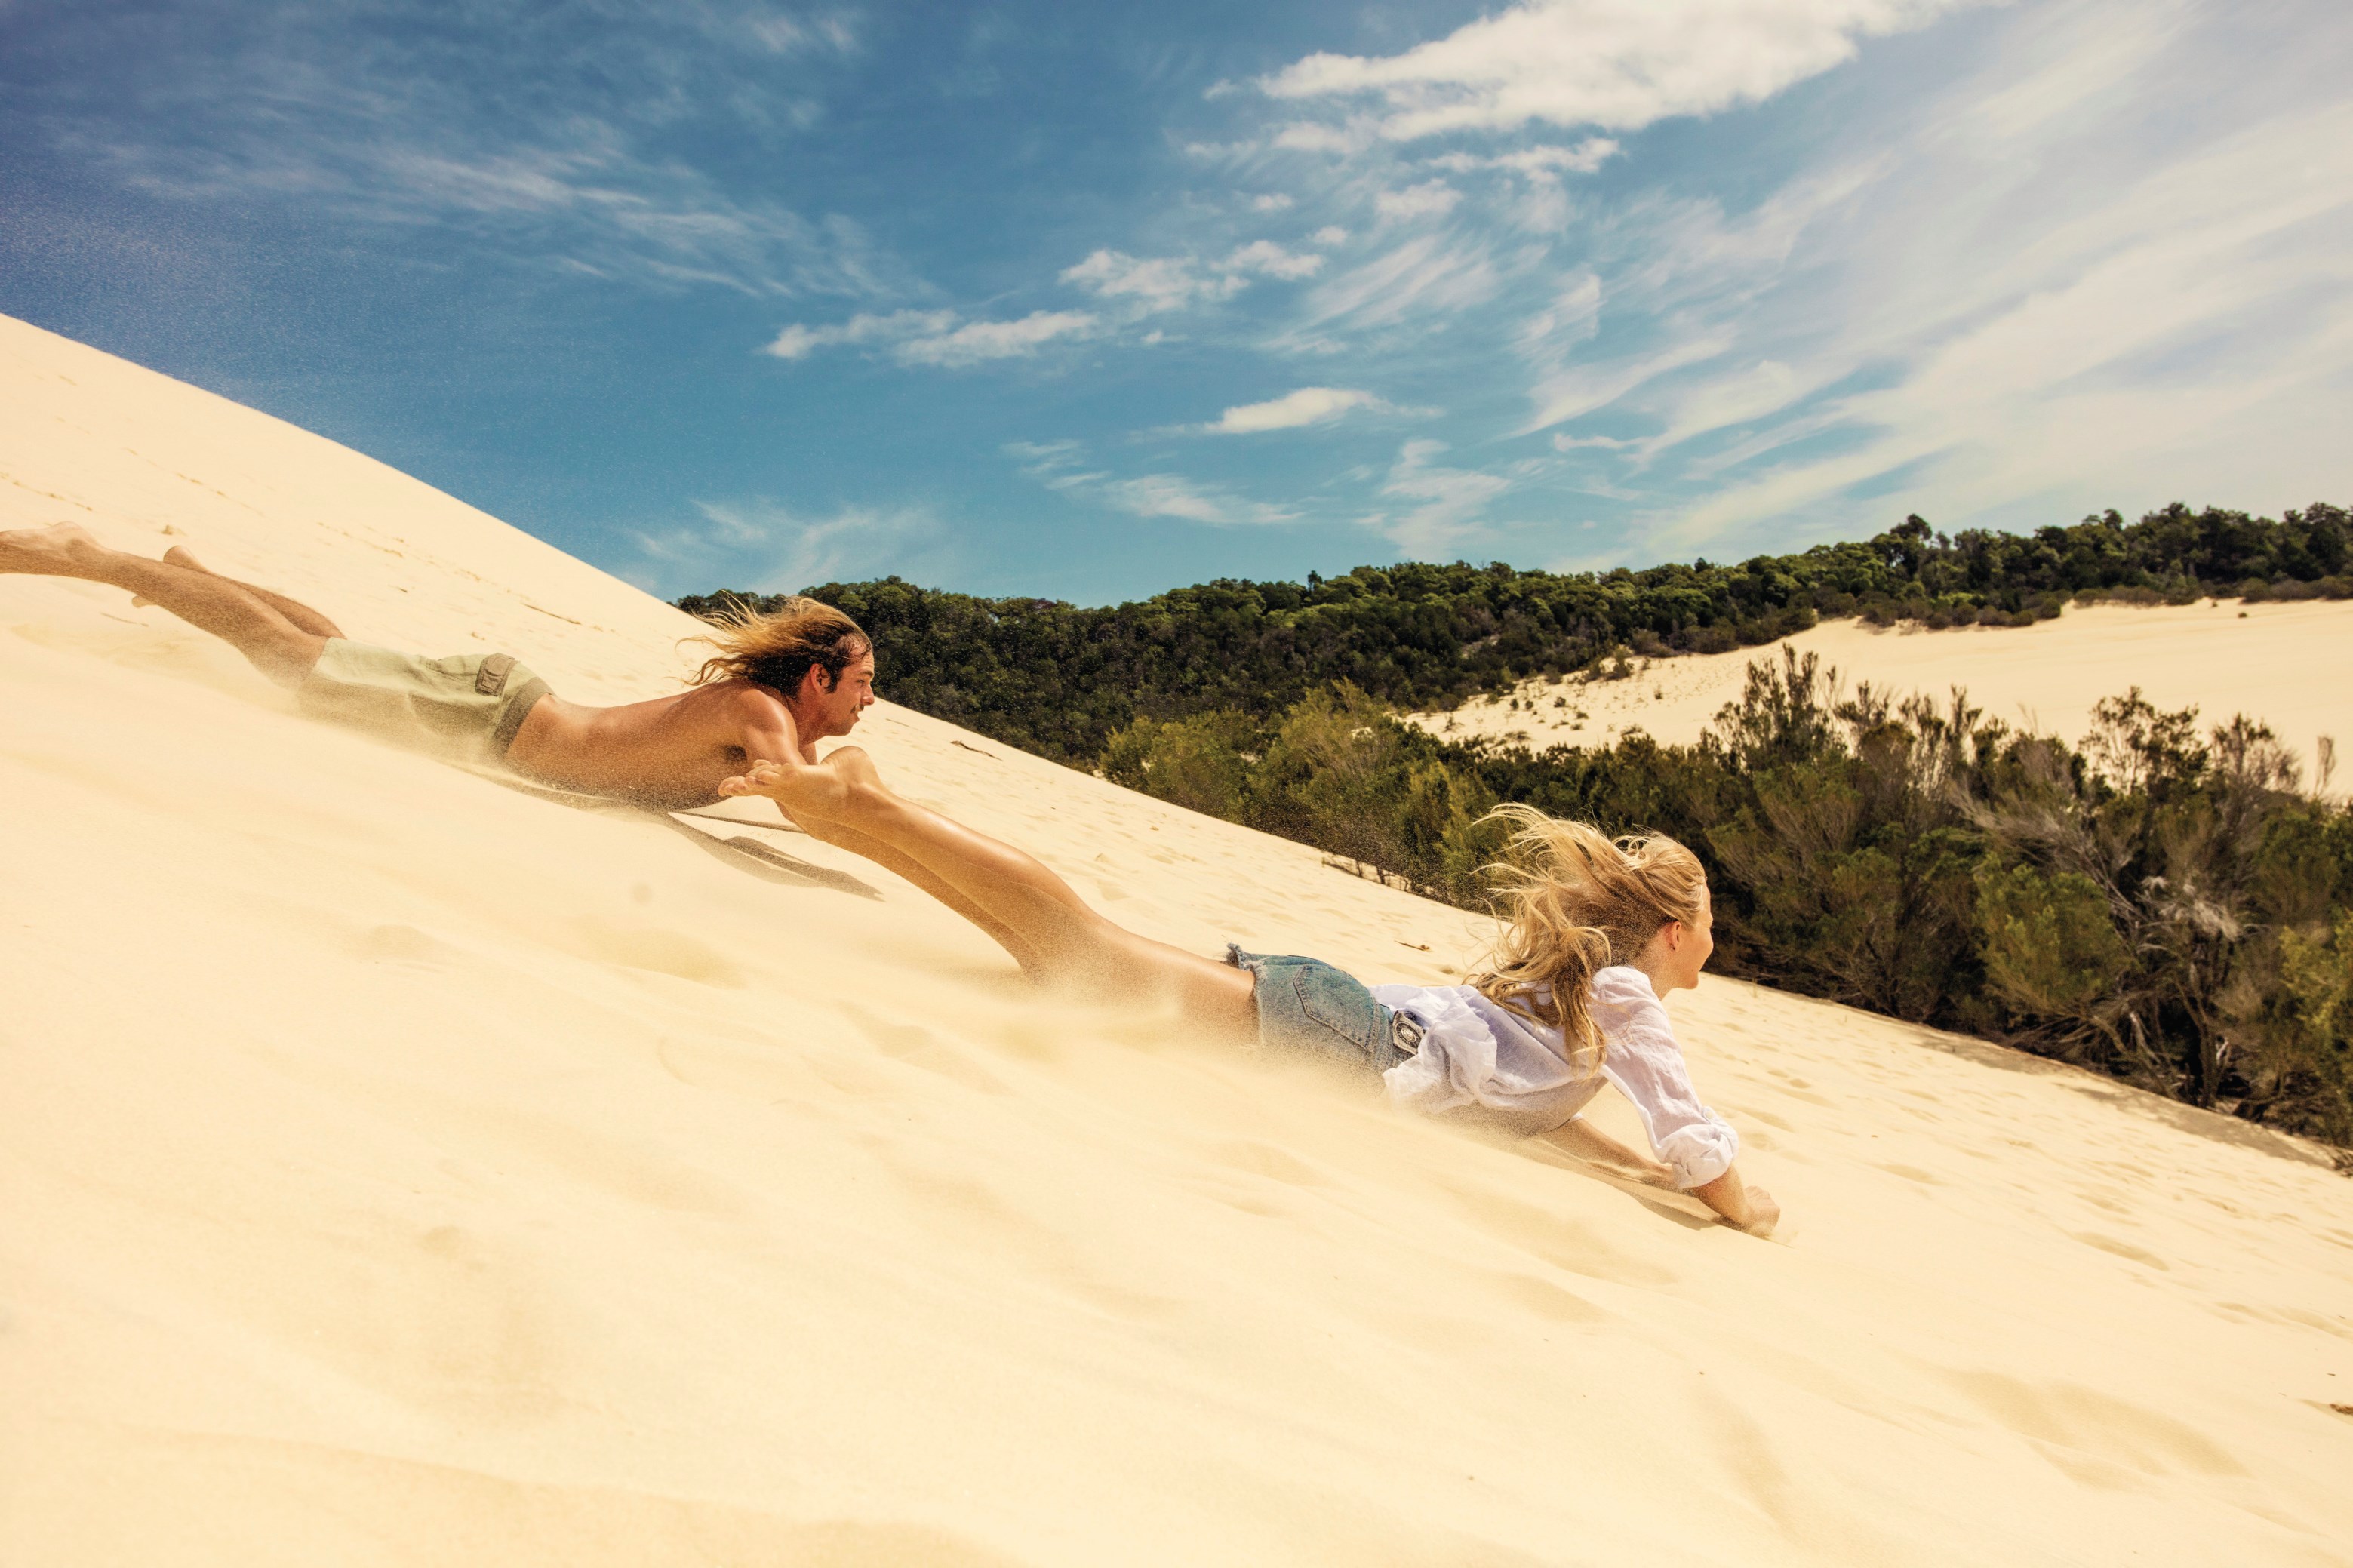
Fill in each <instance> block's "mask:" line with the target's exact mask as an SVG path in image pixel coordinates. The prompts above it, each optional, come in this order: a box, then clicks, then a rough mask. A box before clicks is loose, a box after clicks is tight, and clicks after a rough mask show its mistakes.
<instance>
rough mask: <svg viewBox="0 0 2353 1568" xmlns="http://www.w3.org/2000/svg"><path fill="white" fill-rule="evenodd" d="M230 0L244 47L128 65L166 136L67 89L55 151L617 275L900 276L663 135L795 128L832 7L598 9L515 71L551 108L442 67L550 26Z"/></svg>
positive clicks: (734, 278)
mask: <svg viewBox="0 0 2353 1568" xmlns="http://www.w3.org/2000/svg"><path fill="white" fill-rule="evenodd" d="M248 9H249V10H251V11H252V12H253V13H254V14H253V15H252V16H250V17H248V22H249V26H245V27H242V28H240V29H239V30H238V35H237V36H238V38H239V47H237V48H236V49H234V50H227V51H223V52H221V53H219V54H217V55H216V56H214V57H211V58H208V59H207V60H206V67H205V68H203V69H201V70H174V71H173V72H172V73H170V75H169V77H168V78H167V79H165V80H166V82H167V83H168V85H164V86H160V87H159V86H157V85H156V84H155V83H154V82H153V81H152V80H151V81H143V82H140V83H138V84H137V85H136V86H135V87H134V86H132V84H129V83H126V85H125V89H124V90H125V93H126V94H130V93H132V92H136V93H137V94H138V96H139V100H140V101H139V102H138V103H137V105H136V109H137V111H139V112H143V113H144V114H146V115H148V116H151V117H163V116H167V117H168V121H169V123H170V125H171V129H172V134H171V135H169V136H168V137H156V136H142V135H138V134H135V133H126V132H125V131H124V130H123V129H122V128H121V124H120V123H119V122H118V121H115V120H113V119H111V118H110V116H111V114H113V113H115V112H118V111H128V110H131V108H132V106H131V105H128V104H124V105H120V106H111V107H110V110H108V111H107V112H100V111H99V110H95V109H92V108H90V107H88V104H87V100H85V103H84V104H83V105H79V106H75V107H73V108H71V109H69V110H66V111H64V112H61V113H58V114H57V115H56V116H54V117H53V118H52V119H51V121H50V129H51V130H52V132H53V133H54V135H55V137H56V139H57V142H58V145H59V146H61V147H63V148H66V149H68V150H69V151H70V152H71V153H73V154H75V155H77V156H79V157H83V158H87V159H89V160H90V161H91V162H92V163H96V164H99V165H100V166H102V167H104V168H106V169H108V170H109V171H110V172H111V174H113V176H114V177H116V178H117V179H119V180H121V181H122V182H123V183H124V184H128V185H131V186H132V187H134V188H136V189H139V190H142V191H144V192H148V193H151V194H153V195H161V196H164V197H168V198H174V199H177V200H181V201H185V202H190V203H207V204H222V203H242V204H247V205H251V206H256V207H259V206H264V205H270V204H281V203H282V204H289V205H299V206H300V208H301V210H302V211H303V212H304V213H306V214H310V215H328V216H332V217H334V218H336V219H338V220H340V221H343V222H354V223H361V224H371V225H375V226H381V227H383V228H386V229H406V230H431V231H438V232H440V233H442V234H444V235H445V236H447V238H446V240H445V242H444V245H443V247H442V248H443V249H445V250H457V249H459V248H464V249H466V250H469V251H470V252H471V253H473V254H476V255H485V256H496V257H502V258H506V259H508V260H510V261H511V262H513V263H518V264H521V265H522V266H525V267H532V268H543V269H549V270H561V271H563V272H564V273H566V274H568V275H571V276H574V277H592V278H597V279H605V280H607V281H610V282H613V283H617V284H620V285H624V286H628V287H633V288H640V289H659V290H663V291H678V290H682V289H702V288H719V289H731V290H734V291H738V292H743V293H747V294H754V295H771V296H789V295H811V294H816V295H832V296H837V297H843V298H850V299H863V298H879V297H887V296H890V295H892V294H894V293H896V294H901V295H904V294H905V293H907V292H909V291H910V288H911V284H912V275H911V273H910V272H909V270H908V269H907V268H906V267H905V266H904V265H903V263H902V262H901V261H899V260H898V259H897V258H894V257H892V255H890V254H889V253H888V252H887V251H886V250H885V249H883V247H880V246H878V245H877V244H876V243H875V242H874V240H873V239H872V237H871V235H870V234H869V233H868V231H867V230H866V229H865V228H864V227H863V226H860V224H858V223H857V222H855V221H854V220H853V219H851V218H849V217H848V216H842V215H839V214H824V215H812V214H811V213H809V212H808V211H807V210H805V209H803V208H801V207H799V206H797V205H792V204H788V203H786V202H785V201H781V200H779V199H777V198H776V196H775V195H772V194H771V192H770V190H769V189H768V188H766V187H764V186H762V185H758V184H745V183H743V182H739V181H733V180H730V179H726V178H723V177H721V176H720V175H718V174H714V173H713V172H712V168H711V167H710V166H708V165H707V164H698V163H694V162H692V161H690V160H688V159H685V158H681V157H680V156H677V155H676V154H675V153H673V152H671V151H670V150H669V149H670V147H671V146H672V145H674V143H673V142H671V141H670V140H667V139H666V138H667V137H668V135H669V133H670V132H674V131H675V129H676V128H677V127H679V126H680V125H681V124H683V123H685V122H688V121H694V120H697V119H702V120H709V121H719V122H722V123H723V124H724V125H725V126H726V127H727V128H728V131H729V132H730V133H731V135H732V136H733V138H734V139H736V140H739V141H740V140H742V139H744V138H745V137H747V136H749V137H760V138H776V137H785V136H789V135H792V134H794V133H796V132H798V131H801V130H805V129H806V128H807V126H808V125H809V124H810V123H812V122H813V121H815V120H816V119H817V118H818V116H819V115H820V114H821V112H822V92H823V90H824V89H825V87H826V86H827V84H828V82H829V81H830V80H831V79H832V73H835V72H838V71H839V69H840V68H841V66H842V64H843V63H844V61H845V60H846V59H848V58H849V57H852V56H854V55H856V54H857V52H858V50H859V39H858V37H857V27H856V24H855V20H854V18H853V17H851V16H849V14H847V13H836V12H816V11H811V12H791V11H786V10H785V9H782V8H780V7H776V6H774V5H765V4H757V3H753V4H744V5H688V6H670V7H652V8H644V7H640V8H636V9H634V10H632V9H629V8H615V9H611V10H610V12H609V14H608V15H607V16H600V17H599V18H598V19H597V25H596V26H594V27H591V28H585V29H583V30H581V32H580V33H579V34H578V35H577V36H576V37H575V38H574V39H573V40H572V41H571V46H570V47H567V48H565V50H563V51H562V52H561V53H559V54H555V55H553V56H551V57H549V58H543V59H538V60H534V61H533V68H532V70H531V71H530V72H529V73H527V74H528V75H529V77H530V86H531V89H532V96H531V99H530V101H531V102H533V103H534V104H544V103H548V102H551V101H553V102H557V103H561V104H562V105H563V108H562V111H561V112H554V113H543V112H530V113H525V114H520V115H510V114H508V113H507V112H505V102H504V100H503V98H502V95H501V94H499V93H495V92H487V91H484V90H481V89H482V86H483V82H482V80H481V79H478V78H476V77H474V76H472V75H470V74H469V73H466V72H463V71H451V70H448V69H446V68H440V66H441V64H442V63H443V61H444V60H445V58H446V57H447V55H458V56H473V55H476V54H478V55H479V57H480V58H482V59H484V60H488V59H491V58H496V57H497V55H498V51H499V48H500V47H503V46H505V45H506V44H507V43H509V42H510V40H511V38H512V36H513V35H515V34H518V33H522V32H526V31H528V30H530V29H532V28H536V27H540V26H548V27H550V28H559V27H561V26H562V24H561V23H560V22H556V21H554V20H553V19H550V18H546V17H543V16H533V17H532V18H530V19H529V20H525V19H524V18H522V17H521V16H518V15H517V12H518V11H520V10H522V9H524V8H523V7H520V6H512V5H500V4H477V5H465V6H457V7H452V6H448V5H430V4H429V3H427V0H382V3H381V4H378V5H373V6H371V7H369V8H368V20H367V22H366V24H365V25H364V26H363V25H360V24H359V23H357V22H356V21H354V20H353V17H352V16H349V15H343V14H341V13H339V12H338V10H337V8H324V9H322V8H320V7H307V8H306V7H299V6H292V5H277V6H273V5H256V6H253V7H248ZM399 34H408V35H412V36H413V37H420V38H421V37H428V36H429V37H431V38H432V39H433V40H434V42H435V45H436V46H437V47H438V51H443V52H442V53H437V48H426V47H417V48H406V49H404V48H401V47H395V46H393V45H391V44H389V43H388V42H386V41H385V40H387V39H388V38H390V37H393V36H395V35H399ZM174 37H177V35H175V34H174V31H173V30H172V28H171V26H170V25H169V24H159V27H158V29H157V30H156V32H155V34H154V37H153V51H154V53H155V55H156V58H169V54H170V51H171V49H172V42H171V40H173V39H174ZM126 75H130V76H132V77H136V75H137V72H136V71H135V70H132V71H127V72H126ZM754 83H756V84H757V90H752V89H753V86H754Z"/></svg>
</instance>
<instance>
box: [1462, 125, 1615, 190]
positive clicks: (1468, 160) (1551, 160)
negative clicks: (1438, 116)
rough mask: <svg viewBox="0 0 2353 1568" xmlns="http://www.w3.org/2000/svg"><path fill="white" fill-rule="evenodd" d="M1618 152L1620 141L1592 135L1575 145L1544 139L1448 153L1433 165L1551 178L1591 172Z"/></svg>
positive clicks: (1533, 177)
mask: <svg viewBox="0 0 2353 1568" xmlns="http://www.w3.org/2000/svg"><path fill="white" fill-rule="evenodd" d="M1617 152H1618V143H1617V142H1613V141H1611V140H1610V139H1609V137H1607V136H1588V137H1587V138H1586V139H1585V140H1584V141H1582V142H1578V143H1577V145H1576V146H1574V147H1562V146H1558V145H1555V144H1551V143H1543V144H1539V145H1537V146H1534V147H1523V148H1521V149H1519V150H1518V151H1516V152H1512V153H1493V154H1491V155H1486V156H1482V155H1481V154H1479V153H1445V154H1444V155H1442V156H1440V157H1436V158H1432V159H1430V161H1429V167H1430V168H1433V169H1444V170H1446V171H1448V172H1449V173H1450V174H1470V173H1472V172H1473V171H1474V170H1480V169H1504V170H1508V171H1509V172H1511V173H1513V174H1520V175H1524V176H1525V177H1526V178H1528V179H1531V180H1538V181H1546V182H1549V181H1553V180H1557V179H1558V178H1560V176H1561V175H1563V174H1591V173H1593V172H1594V171H1595V170H1596V169H1599V167H1601V165H1602V164H1604V163H1608V162H1609V160H1610V158H1611V157H1612V156H1613V155H1614V154H1615V153H1617Z"/></svg>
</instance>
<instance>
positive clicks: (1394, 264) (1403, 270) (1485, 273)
mask: <svg viewBox="0 0 2353 1568" xmlns="http://www.w3.org/2000/svg"><path fill="white" fill-rule="evenodd" d="M1502 281H1503V279H1502V273H1501V270H1500V269H1499V268H1498V267H1497V266H1496V262H1495V258H1494V254H1493V248H1492V247H1490V246H1489V244H1488V243H1487V242H1486V241H1484V240H1482V239H1478V238H1473V237H1467V236H1460V235H1450V234H1423V235H1420V236H1418V237H1415V238H1412V239H1409V240H1407V241H1405V242H1404V243H1403V244H1401V245H1399V246H1398V247H1395V248H1393V249H1391V250H1389V251H1387V252H1385V253H1384V254H1382V255H1380V256H1377V257H1376V258H1373V259H1372V260H1370V261H1367V262H1365V263H1364V264H1363V265H1361V266H1359V267H1356V268H1353V269H1351V270H1349V271H1347V272H1344V273H1342V274H1340V275H1339V276H1338V277H1336V278H1334V279H1331V280H1330V281H1329V282H1327V283H1322V284H1319V285H1317V286H1316V288H1315V289H1314V291H1313V292H1312V293H1311V294H1310V295H1309V297H1308V299H1307V301H1306V308H1305V310H1303V312H1302V327H1303V328H1305V329H1320V330H1330V329H1332V328H1335V327H1342V326H1345V327H1349V328H1354V329H1357V330H1363V329H1366V328H1377V327H1392V326H1397V325H1398V324H1400V323H1403V322H1405V321H1408V320H1409V319H1422V320H1428V319H1432V318H1440V317H1444V316H1447V315H1451V314H1452V313H1454V312H1456V311H1460V310H1465V309H1467V308H1469V307H1470V306H1472V305H1477V304H1482V303H1484V302H1485V301H1486V300H1490V299H1492V298H1493V297H1494V295H1495V292H1496V290H1497V289H1499V288H1500V287H1501V285H1502Z"/></svg>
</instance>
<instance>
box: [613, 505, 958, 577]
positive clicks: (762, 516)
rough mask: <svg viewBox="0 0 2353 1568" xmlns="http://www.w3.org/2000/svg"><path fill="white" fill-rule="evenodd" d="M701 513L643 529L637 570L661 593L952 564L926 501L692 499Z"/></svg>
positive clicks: (941, 530)
mask: <svg viewBox="0 0 2353 1568" xmlns="http://www.w3.org/2000/svg"><path fill="white" fill-rule="evenodd" d="M692 505H693V509H694V511H695V513H696V517H697V521H693V522H688V523H681V524H678V525H676V526H672V527H669V528H664V529H659V530H641V531H638V532H637V533H636V534H635V535H634V536H633V537H634V538H635V540H636V542H637V546H638V556H639V560H638V563H637V565H636V566H635V567H634V568H633V569H631V570H630V571H629V572H628V576H629V577H630V578H631V579H632V580H633V581H635V582H638V584H640V585H642V586H645V587H647V588H649V589H650V590H651V591H653V592H655V593H659V594H664V595H670V594H678V593H685V592H690V591H691V592H707V591H708V590H710V589H711V588H712V587H713V586H716V585H725V586H728V587H733V588H742V589H747V590H750V591H752V592H755V593H785V592H792V591H796V590H798V589H801V588H807V587H811V586H814V585H815V584H819V583H826V582H842V581H857V580H860V579H863V578H868V577H877V576H884V575H887V574H891V573H893V572H902V573H903V572H909V571H914V572H931V571H936V570H939V569H941V568H943V567H946V566H948V565H950V564H951V563H952V562H953V560H954V556H955V551H954V548H953V545H952V542H950V540H949V538H948V535H947V532H946V531H945V530H944V528H943V527H942V526H941V523H940V520H939V518H938V517H937V516H936V515H935V514H934V512H933V511H932V510H930V509H929V508H927V507H920V506H843V507H838V508H836V509H834V510H831V511H827V512H810V511H805V510H799V509H797V508H794V507H790V506H786V505H784V504H781V503H779V502H776V501H774V500H765V499H754V500H727V501H708V500H698V501H695V502H694V503H692Z"/></svg>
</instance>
